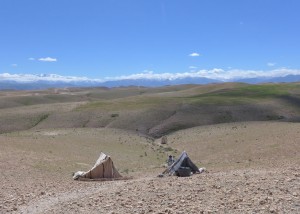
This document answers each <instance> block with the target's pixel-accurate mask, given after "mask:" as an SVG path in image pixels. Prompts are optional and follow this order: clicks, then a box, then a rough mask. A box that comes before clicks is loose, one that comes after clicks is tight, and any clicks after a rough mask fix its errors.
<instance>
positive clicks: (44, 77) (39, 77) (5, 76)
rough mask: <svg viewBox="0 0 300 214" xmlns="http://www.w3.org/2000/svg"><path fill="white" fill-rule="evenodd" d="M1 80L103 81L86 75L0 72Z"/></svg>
mask: <svg viewBox="0 0 300 214" xmlns="http://www.w3.org/2000/svg"><path fill="white" fill-rule="evenodd" d="M1 80H12V81H16V82H36V81H41V80H42V81H53V82H79V81H81V82H82V81H94V82H103V80H101V79H89V78H87V77H75V76H61V75H57V74H10V73H2V74H0V81H1Z"/></svg>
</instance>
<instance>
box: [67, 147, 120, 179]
mask: <svg viewBox="0 0 300 214" xmlns="http://www.w3.org/2000/svg"><path fill="white" fill-rule="evenodd" d="M120 177H122V176H121V174H120V173H119V172H118V170H117V169H116V168H115V166H114V163H113V161H112V159H111V158H110V156H108V155H106V154H104V153H103V152H101V153H100V156H99V158H98V160H97V161H96V163H95V165H94V166H93V168H92V169H90V170H89V171H87V172H82V171H78V172H76V173H75V174H74V176H73V178H74V179H75V180H77V179H79V178H87V179H101V178H120Z"/></svg>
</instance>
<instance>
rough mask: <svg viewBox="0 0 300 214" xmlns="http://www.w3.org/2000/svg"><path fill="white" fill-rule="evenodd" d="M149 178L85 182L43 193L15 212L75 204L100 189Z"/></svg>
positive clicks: (35, 210)
mask: <svg viewBox="0 0 300 214" xmlns="http://www.w3.org/2000/svg"><path fill="white" fill-rule="evenodd" d="M151 179H153V178H139V179H134V180H122V181H106V182H87V183H86V184H87V185H84V187H79V188H78V189H72V190H70V191H67V192H63V193H58V194H56V195H55V196H48V195H47V196H46V195H45V196H42V197H40V198H37V199H35V200H32V201H31V202H30V203H29V204H27V205H24V206H22V207H20V208H19V210H18V211H17V213H23V214H27V213H28V214H37V213H46V212H48V211H50V210H51V209H54V208H57V207H58V205H61V204H76V201H81V200H82V199H85V198H89V197H90V196H92V195H96V194H100V193H101V192H102V191H107V190H111V191H114V190H116V189H118V188H121V187H122V186H124V185H128V184H130V183H135V182H143V181H146V180H151ZM79 182H80V181H79Z"/></svg>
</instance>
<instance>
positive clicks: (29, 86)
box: [0, 75, 300, 90]
mask: <svg viewBox="0 0 300 214" xmlns="http://www.w3.org/2000/svg"><path fill="white" fill-rule="evenodd" d="M220 82H243V83H249V84H259V83H267V82H274V83H276V82H278V83H279V82H300V75H287V76H284V77H273V78H266V77H259V78H248V79H234V80H226V81H221V80H215V79H209V78H199V77H198V78H191V77H189V78H181V79H179V78H178V79H173V80H168V79H164V80H155V79H123V80H110V81H106V82H99V81H96V80H95V81H94V80H78V81H68V82H67V81H62V80H57V81H54V80H38V81H32V82H19V81H14V80H1V79H0V90H38V89H47V88H65V87H110V88H111V87H121V86H124V87H126V86H143V87H159V86H165V85H180V84H209V83H220Z"/></svg>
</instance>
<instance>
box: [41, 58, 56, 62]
mask: <svg viewBox="0 0 300 214" xmlns="http://www.w3.org/2000/svg"><path fill="white" fill-rule="evenodd" d="M39 61H42V62H56V61H57V59H56V58H51V57H45V58H39Z"/></svg>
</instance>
